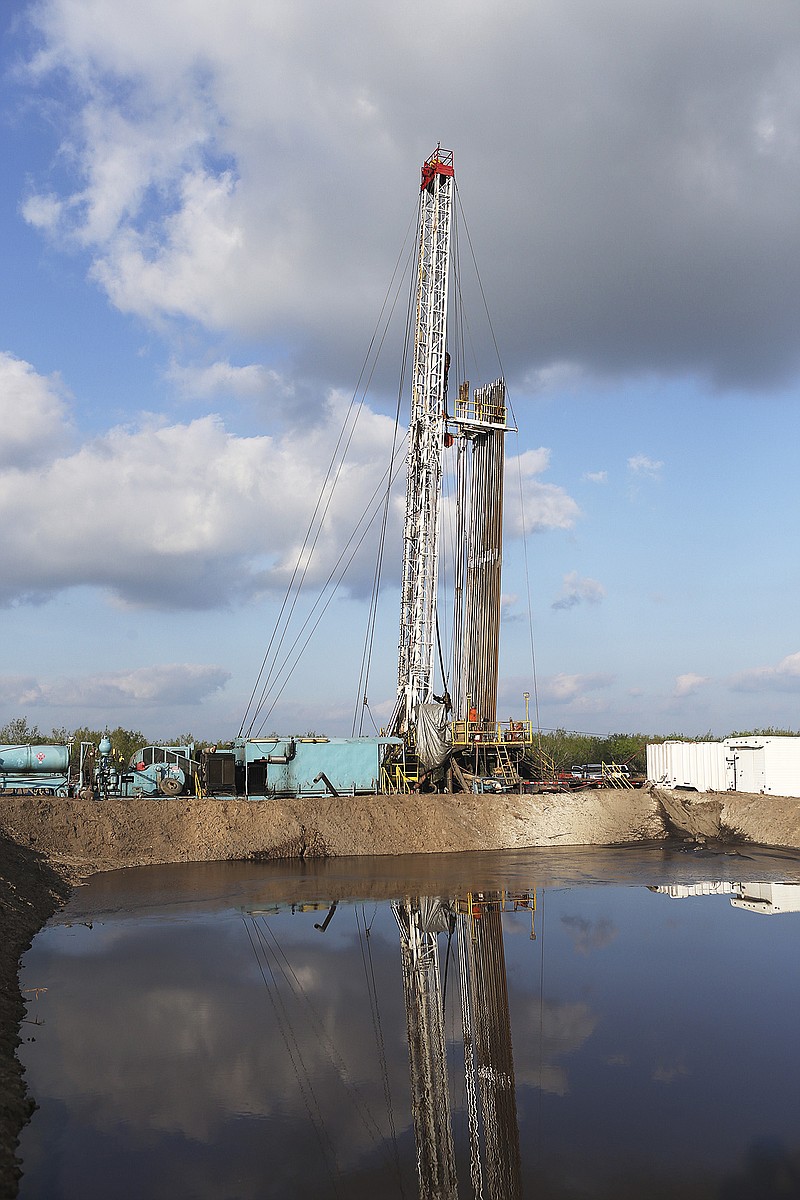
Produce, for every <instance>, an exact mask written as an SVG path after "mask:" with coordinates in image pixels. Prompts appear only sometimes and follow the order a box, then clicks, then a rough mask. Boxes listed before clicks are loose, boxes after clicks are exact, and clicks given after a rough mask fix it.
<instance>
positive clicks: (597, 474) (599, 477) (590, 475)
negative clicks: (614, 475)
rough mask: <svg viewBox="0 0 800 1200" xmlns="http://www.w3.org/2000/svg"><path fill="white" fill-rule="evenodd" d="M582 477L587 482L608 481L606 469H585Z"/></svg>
mask: <svg viewBox="0 0 800 1200" xmlns="http://www.w3.org/2000/svg"><path fill="white" fill-rule="evenodd" d="M582 478H583V479H585V480H586V482H587V483H608V471H587V472H586V473H585V474H584V475H583V476H582Z"/></svg>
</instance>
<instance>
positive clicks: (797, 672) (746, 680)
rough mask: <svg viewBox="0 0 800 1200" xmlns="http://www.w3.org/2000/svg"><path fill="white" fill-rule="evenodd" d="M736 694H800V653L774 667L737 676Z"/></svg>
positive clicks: (733, 685) (756, 668) (734, 682)
mask: <svg viewBox="0 0 800 1200" xmlns="http://www.w3.org/2000/svg"><path fill="white" fill-rule="evenodd" d="M730 686H731V689H732V690H733V691H734V692H772V691H774V692H800V651H799V652H798V653H796V654H787V656H786V658H782V659H781V661H780V662H779V663H778V664H777V665H776V666H774V667H753V668H752V669H751V670H749V671H742V672H740V673H739V674H738V675H735V676H734V677H733V679H732V680H731V682H730Z"/></svg>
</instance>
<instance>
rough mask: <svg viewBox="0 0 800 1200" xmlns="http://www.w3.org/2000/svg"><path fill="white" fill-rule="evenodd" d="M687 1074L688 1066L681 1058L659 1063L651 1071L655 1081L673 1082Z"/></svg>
mask: <svg viewBox="0 0 800 1200" xmlns="http://www.w3.org/2000/svg"><path fill="white" fill-rule="evenodd" d="M688 1074H689V1068H688V1067H687V1066H686V1063H685V1062H684V1061H683V1059H679V1060H678V1061H677V1062H675V1063H659V1064H658V1066H657V1067H656V1068H655V1070H654V1071H653V1079H654V1080H655V1082H656V1083H674V1082H675V1080H676V1079H681V1078H683V1077H684V1076H685V1075H688Z"/></svg>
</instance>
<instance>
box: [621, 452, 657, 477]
mask: <svg viewBox="0 0 800 1200" xmlns="http://www.w3.org/2000/svg"><path fill="white" fill-rule="evenodd" d="M663 467H664V464H663V462H656V461H655V460H654V459H652V458H648V457H647V455H646V454H635V455H634V456H633V457H632V458H629V459H628V469H629V470H630V471H631V472H632V474H634V475H639V476H643V477H645V478H647V479H658V478H659V477H660V476H661V471H662V469H663Z"/></svg>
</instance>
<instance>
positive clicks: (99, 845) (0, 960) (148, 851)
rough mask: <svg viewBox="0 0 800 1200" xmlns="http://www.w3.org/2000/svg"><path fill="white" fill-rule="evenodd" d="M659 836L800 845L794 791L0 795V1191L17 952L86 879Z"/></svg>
mask: <svg viewBox="0 0 800 1200" xmlns="http://www.w3.org/2000/svg"><path fill="white" fill-rule="evenodd" d="M670 837H679V838H683V839H687V838H688V839H689V840H691V839H695V840H698V839H699V840H705V839H722V840H724V841H730V842H750V843H757V844H760V845H763V846H780V847H787V848H789V847H791V848H800V800H795V799H784V798H781V797H773V796H770V797H765V796H745V795H741V794H739V793H719V794H708V795H701V796H696V795H693V794H690V793H686V792H666V791H664V790H661V789H655V788H649V789H647V790H640V791H613V792H605V791H590V792H580V793H572V794H560V795H558V794H556V795H541V796H520V795H514V794H511V795H505V796H473V795H462V796H392V797H384V796H377V797H359V798H358V799H352V798H350V799H345V798H340V799H333V798H330V797H323V798H319V799H317V798H315V799H313V800H292V801H280V800H263V801H249V802H248V801H239V800H219V801H215V800H196V799H193V798H188V797H182V798H180V799H176V800H116V801H107V802H103V803H92V802H87V801H83V800H78V799H73V800H62V799H57V798H54V797H47V796H44V797H43V796H39V797H35V796H22V797H2V798H0V904H1V905H2V931H1V933H2V936H0V1200H6V1198H9V1200H11V1198H13V1197H14V1196H16V1193H17V1185H18V1178H19V1167H18V1164H17V1162H16V1159H15V1148H16V1143H17V1138H18V1135H19V1131H20V1129H21V1128H22V1126H23V1125H24V1123H25V1122H26V1121H27V1120H28V1118H29V1116H30V1113H31V1111H32V1109H33V1101H32V1100H31V1098H30V1097H29V1096H27V1094H26V1091H25V1084H24V1080H23V1077H22V1070H21V1067H20V1065H19V1063H18V1061H17V1059H16V1055H15V1052H16V1047H17V1045H18V1044H19V1040H20V1034H19V1030H20V1022H21V1021H22V1020H23V1018H24V1015H25V1005H24V1001H23V998H22V996H21V995H20V990H19V979H18V969H19V961H20V958H21V956H22V955H23V953H24V952H25V950H26V949H27V948H28V946H29V945H30V943H31V940H32V938H33V936H34V935H35V933H36V932H37V931H38V930H39V929H40V928H41V927H42V925H43V924H44V923H45V922H46V921H47V919H48V918H49V917H50V916H51V914H52V913H53V912H54V911H55V910H56V909H57V908H58V907H59V906H60V905H62V904H63V903H64V902H65V900H66V899H67V897H68V896H69V894H70V891H71V889H72V888H73V887H74V886H75V884H76V883H78V882H80V880H81V879H83V878H86V877H87V876H88V875H90V874H92V873H94V872H96V871H107V870H114V869H116V868H118V867H130V866H141V865H146V864H154V863H170V862H211V861H218V860H224V859H253V858H298V857H301V858H313V857H317V858H319V857H325V856H341V855H353V854H355V855H359V854H406V853H408V854H412V853H417V854H419V853H438V852H452V851H471V850H504V849H517V850H518V849H522V848H524V847H528V846H590V845H594V846H601V845H603V846H612V845H621V844H626V843H628V844H629V843H633V842H638V841H650V840H653V839H667V838H670ZM22 1028H23V1029H24V1026H22Z"/></svg>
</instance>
